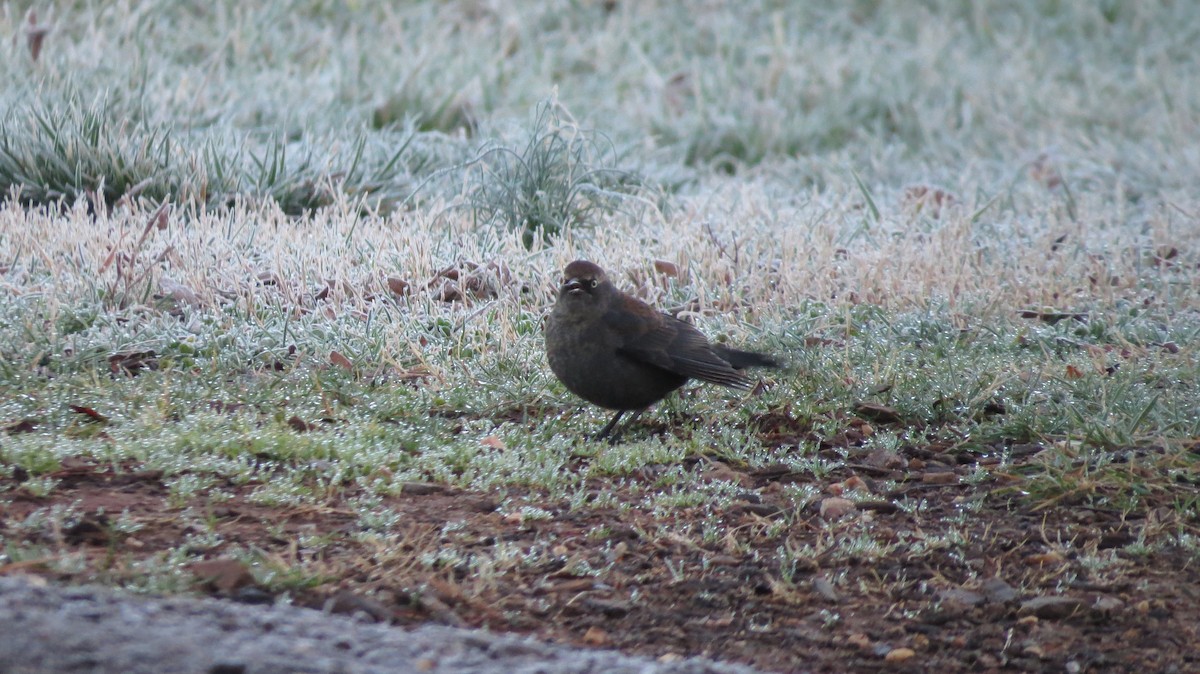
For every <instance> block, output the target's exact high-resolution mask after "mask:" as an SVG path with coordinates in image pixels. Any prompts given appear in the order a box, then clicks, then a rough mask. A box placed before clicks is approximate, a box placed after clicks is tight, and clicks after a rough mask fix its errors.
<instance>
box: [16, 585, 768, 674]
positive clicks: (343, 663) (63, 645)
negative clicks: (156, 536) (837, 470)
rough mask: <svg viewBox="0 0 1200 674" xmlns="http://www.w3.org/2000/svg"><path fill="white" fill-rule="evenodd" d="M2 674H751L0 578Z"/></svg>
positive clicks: (470, 634)
mask: <svg viewBox="0 0 1200 674" xmlns="http://www.w3.org/2000/svg"><path fill="white" fill-rule="evenodd" d="M0 625H2V626H3V629H2V631H0V672H5V673H7V674H34V673H36V674H48V673H54V672H95V673H100V672H113V673H114V674H115V673H118V672H119V673H122V674H142V673H145V674H166V673H174V672H178V673H192V672H196V673H203V674H275V673H278V674H285V673H289V674H290V673H295V672H304V673H306V674H323V673H329V674H333V673H335V672H336V673H337V674H369V673H374V672H379V673H381V674H382V673H384V672H393V673H394V672H422V673H425V674H428V673H434V674H450V673H455V674H486V673H495V674H501V673H503V674H520V673H522V672H530V673H532V672H571V673H578V674H586V673H588V672H596V673H600V672H606V673H629V674H632V673H634V672H637V673H639V674H657V673H663V674H668V673H669V674H705V673H711V674H722V673H724V674H738V673H744V674H750V673H751V672H752V671H753V670H750V669H747V668H744V667H736V666H731V665H721V664H715V663H712V662H708V661H703V660H697V659H690V660H680V661H678V662H673V663H659V662H655V661H653V660H647V659H640V658H632V657H627V656H623V655H620V654H617V653H614V652H611V651H590V650H589V651H580V650H573V649H569V648H564V647H559V646H553V645H549V644H545V643H541V642H537V641H533V640H528V639H520V638H514V637H506V636H498V635H492V634H487V633H485V632H480V631H472V630H462V629H455V628H450V627H434V626H429V627H420V628H417V629H414V630H406V629H400V628H394V627H386V626H382V625H375V624H363V623H358V622H355V621H354V620H351V619H349V618H345V617H341V616H333V615H326V614H324V613H321V612H319V611H313V610H309V609H301V608H294V607H286V606H273V607H260V606H247V605H243V604H236V603H232V602H222V601H216V600H207V599H183V598H174V599H154V598H148V597H140V596H129V595H121V594H118V593H114V592H112V591H109V590H105V589H99V588H93V587H72V588H59V587H53V586H46V585H43V584H42V583H40V582H37V581H33V580H27V579H22V578H0Z"/></svg>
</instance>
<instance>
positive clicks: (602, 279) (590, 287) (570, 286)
mask: <svg viewBox="0 0 1200 674" xmlns="http://www.w3.org/2000/svg"><path fill="white" fill-rule="evenodd" d="M608 287H609V285H608V275H607V274H605V273H604V270H603V269H601V268H600V266H599V265H597V264H593V263H591V262H588V261H587V260H576V261H574V262H572V263H571V264H569V265H567V268H566V269H564V270H563V283H562V286H561V287H560V288H559V291H558V297H559V299H564V298H583V297H592V296H595V295H597V294H598V293H600V292H603V291H604V290H605V289H607V288H608Z"/></svg>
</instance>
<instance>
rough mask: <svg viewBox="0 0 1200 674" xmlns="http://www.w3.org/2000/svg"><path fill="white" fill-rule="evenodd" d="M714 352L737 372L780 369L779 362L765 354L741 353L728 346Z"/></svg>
mask: <svg viewBox="0 0 1200 674" xmlns="http://www.w3.org/2000/svg"><path fill="white" fill-rule="evenodd" d="M713 350H714V351H716V352H717V355H718V356H720V357H721V358H722V359H723V360H724V361H725V362H727V363H729V364H730V365H731V366H732V367H733V368H734V369H735V370H742V369H745V368H748V367H779V361H778V360H775V358H774V357H773V356H768V355H767V354H765V353H756V352H754V351H740V350H738V349H731V348H729V347H726V346H717V347H714V348H713Z"/></svg>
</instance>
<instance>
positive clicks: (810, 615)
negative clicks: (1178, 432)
mask: <svg viewBox="0 0 1200 674" xmlns="http://www.w3.org/2000/svg"><path fill="white" fill-rule="evenodd" d="M779 432H781V433H782V431H779ZM785 435H786V434H785ZM1035 456H1036V452H1030V453H1029V454H1028V455H1027V456H1024V457H1018V459H1017V461H1018V464H1017V465H1016V466H1014V467H1013V468H1014V469H1016V470H1019V469H1020V467H1021V466H1020V462H1024V461H1031V460H1033V457H1035ZM979 461H983V462H986V461H987V459H986V458H985V457H982V456H969V457H965V458H963V457H957V458H953V459H948V458H946V457H944V456H941V455H939V454H938V451H937V449H936V448H931V447H925V448H910V449H906V450H903V451H902V452H901V454H900V455H899V456H897V457H867V459H864V462H863V463H862V464H861V465H857V466H855V467H850V468H846V469H843V470H841V471H840V472H838V473H837V474H835V475H834V476H830V477H826V478H825V479H824V480H823V483H824V484H825V485H826V487H825V491H826V492H829V491H834V492H836V491H837V490H838V489H840V488H844V487H850V488H857V490H855V491H851V492H847V493H845V494H844V496H846V497H847V499H848V501H849V502H850V504H845V503H841V502H838V501H827V502H823V503H815V504H813V505H812V506H811V507H807V508H804V509H801V510H799V511H797V510H795V509H794V508H792V507H791V506H790V505H789V502H788V501H787V500H786V499H785V498H784V496H783V492H784V491H785V486H786V485H787V484H789V483H803V482H811V481H812V478H811V476H804V475H798V474H795V473H791V472H788V471H787V470H785V469H782V468H780V469H775V470H772V469H764V470H749V469H741V468H738V467H735V466H729V465H725V464H723V463H721V462H719V461H716V460H713V459H710V458H706V457H700V458H695V459H691V460H689V461H688V463H689V464H690V465H691V467H698V468H699V469H701V470H702V471H704V472H703V474H704V476H705V478H706V479H712V480H722V481H732V482H735V483H738V484H740V485H742V486H743V487H744V490H745V491H744V493H742V494H740V495H739V496H738V497H737V498H735V499H734V502H733V504H732V505H729V506H727V507H725V508H723V510H722V511H720V512H713V511H712V510H710V509H708V508H706V507H696V508H678V509H676V510H674V511H673V512H670V513H669V514H667V515H664V514H663V513H662V512H658V513H657V514H656V513H655V512H653V510H652V509H651V508H650V507H649V506H647V505H646V502H647V501H646V499H645V497H646V494H647V491H648V490H652V489H653V485H654V484H655V480H656V478H657V477H658V476H660V475H662V474H664V473H665V472H666V471H667V470H669V469H671V468H673V467H671V466H649V467H646V468H645V469H644V470H642V471H641V474H639V475H636V476H632V477H628V478H623V479H621V480H612V481H609V482H605V483H600V482H597V483H595V484H593V485H590V487H591V489H592V492H593V493H592V494H591V495H592V496H594V497H596V498H598V499H599V500H598V503H601V504H603V505H597V506H595V507H586V506H585V507H579V506H576V507H574V508H572V507H571V505H570V504H568V503H556V502H546V501H545V500H544V499H543V498H541V497H540V496H539V494H537V493H535V492H529V491H522V490H520V489H509V490H508V491H507V492H506V493H505V494H503V495H498V494H480V493H471V492H466V491H461V490H458V489H454V488H450V487H444V486H440V485H412V486H411V488H410V489H409V490H407V491H405V492H404V493H402V494H401V495H399V496H396V497H392V498H388V499H386V500H385V502H384V504H383V505H384V506H386V507H388V508H391V509H393V510H394V511H396V512H398V513H399V514H400V517H399V518H398V520H397V522H396V523H395V525H394V526H393V527H390V528H389V529H388V530H387V531H386V533H387V534H390V535H392V538H390V539H387V541H386V542H385V539H382V538H380V537H378V536H372V535H366V534H365V532H364V531H363V529H362V527H361V525H360V520H359V517H358V516H357V515H356V513H355V512H353V511H352V510H351V507H350V504H349V503H348V501H349V500H350V499H352V498H353V497H355V496H356V495H357V494H356V491H355V488H354V487H353V485H345V486H343V487H342V488H341V489H338V490H331V491H333V493H330V494H329V498H328V501H327V502H326V503H325V504H324V505H323V506H321V507H313V506H306V507H264V506H261V505H255V504H254V503H251V502H250V501H249V500H248V499H247V495H248V494H249V493H250V491H251V490H252V488H253V485H244V486H242V487H240V488H234V487H232V486H230V485H222V490H223V491H225V492H232V493H233V494H234V497H233V498H232V499H230V500H225V501H220V502H216V501H210V500H209V499H208V498H207V497H204V496H200V497H197V498H195V499H192V500H191V501H190V502H187V503H172V502H171V501H170V500H169V498H168V490H167V489H166V487H165V486H164V485H163V482H162V475H161V474H159V473H157V472H153V471H144V470H140V468H139V467H138V466H136V465H123V466H101V465H95V464H91V463H88V462H84V461H72V462H70V463H68V464H67V465H65V466H64V467H63V469H62V470H60V471H59V472H58V473H56V474H55V475H53V477H55V478H57V479H58V480H60V483H59V485H58V487H57V488H56V489H54V491H53V494H52V496H50V497H46V498H39V497H35V496H32V495H31V494H29V493H28V491H27V490H25V489H24V488H22V487H21V485H20V484H18V483H16V481H15V480H12V479H9V480H0V484H3V488H4V490H5V491H4V493H5V494H6V495H7V496H6V500H5V501H3V502H0V518H2V520H0V521H2V523H3V531H2V534H3V537H4V539H5V540H6V541H7V542H8V544H9V545H10V546H11V545H15V544H18V543H21V544H27V545H36V546H41V547H42V548H43V549H46V550H50V551H52V552H51V553H49V556H48V558H47V559H42V560H27V561H23V562H16V563H13V564H9V565H8V566H5V567H0V573H6V572H7V573H16V572H22V573H31V572H32V573H40V574H42V575H46V576H49V577H52V578H54V579H56V580H59V581H61V582H79V581H83V580H95V579H100V580H101V581H103V582H113V583H125V582H130V581H132V580H135V579H136V574H137V573H139V572H137V571H136V570H135V568H134V564H135V563H136V562H138V561H139V560H147V559H152V558H156V557H158V558H165V553H166V552H167V551H177V550H178V549H179V548H180V547H181V546H184V545H186V551H187V555H188V558H189V559H191V560H194V561H201V560H214V559H222V558H223V557H225V556H227V555H228V553H229V551H230V550H233V549H240V550H247V549H249V550H257V551H260V555H261V556H260V557H259V559H260V562H259V563H258V564H256V565H254V566H253V567H252V568H250V571H252V572H253V574H254V575H253V576H247V577H245V578H240V577H239V576H238V574H237V573H236V572H235V573H232V574H227V569H225V568H224V567H223V566H222V565H220V564H217V565H213V566H210V567H199V570H200V571H203V574H201V575H207V576H209V577H206V578H205V579H204V581H203V582H201V581H197V583H196V584H195V585H194V588H195V590H196V591H197V592H210V593H214V594H219V595H225V596H229V597H231V598H233V599H237V600H242V601H271V600H273V599H274V597H275V596H276V595H277V594H278V593H279V592H282V591H286V592H288V593H289V594H290V595H291V597H292V599H293V600H294V601H295V602H297V603H300V604H303V605H308V606H312V607H324V608H327V609H330V610H334V611H338V612H351V613H360V614H362V615H364V616H368V617H370V618H373V619H376V620H386V621H390V622H394V623H397V624H401V625H411V624H416V623H422V622H428V621H435V622H443V623H447V624H454V625H464V626H472V627H486V628H489V629H491V630H494V631H506V632H517V633H523V634H530V635H536V636H538V637H542V638H546V639H550V640H553V641H558V642H563V643H572V644H578V645H581V646H598V647H608V648H616V649H620V650H622V651H625V652H629V653H638V654H644V655H649V656H652V657H674V656H676V655H704V656H708V657H712V658H716V659H720V660H726V661H734V662H741V663H746V664H751V665H754V666H757V667H760V668H762V669H765V670H773V671H819V672H840V671H889V672H890V671H938V670H940V671H945V672H955V671H980V672H984V671H1018V670H1019V671H1046V672H1062V671H1078V672H1089V671H1095V672H1099V671H1172V670H1174V671H1196V670H1197V669H1200V656H1197V654H1196V651H1195V648H1194V645H1195V644H1196V643H1200V633H1198V632H1200V628H1198V627H1197V626H1198V625H1200V573H1198V571H1197V568H1196V565H1195V563H1194V561H1193V559H1192V558H1191V557H1190V556H1189V555H1188V554H1187V553H1186V551H1184V550H1182V549H1180V548H1178V547H1173V546H1170V545H1165V546H1158V547H1157V548H1156V549H1155V550H1154V551H1152V552H1149V553H1145V554H1134V553H1133V552H1131V551H1130V550H1131V549H1130V548H1129V547H1128V546H1130V544H1131V543H1134V542H1136V541H1137V540H1138V537H1139V536H1143V537H1145V536H1146V535H1147V532H1152V531H1159V530H1162V529H1164V528H1169V529H1170V530H1172V531H1175V532H1177V533H1182V534H1187V535H1193V536H1194V535H1196V522H1195V517H1194V515H1192V516H1190V517H1186V516H1185V517H1183V518H1182V519H1181V516H1180V514H1179V510H1178V509H1177V508H1175V509H1172V508H1171V507H1170V505H1171V503H1172V499H1174V498H1177V497H1178V495H1177V494H1160V495H1147V499H1152V498H1157V499H1159V501H1161V503H1153V502H1151V503H1148V505H1147V507H1146V508H1145V509H1143V510H1139V511H1138V513H1137V514H1132V515H1131V514H1125V515H1122V514H1121V513H1119V512H1113V511H1106V510H1104V509H1098V508H1093V507H1084V506H1082V505H1079V504H1074V505H1072V504H1070V503H1067V501H1069V500H1070V499H1062V500H1060V501H1057V502H1052V503H1042V504H1034V503H1030V502H1029V499H1027V498H1024V497H1021V496H1019V495H1018V494H1017V493H1016V492H1015V490H1012V489H1011V488H1010V487H1009V486H1008V485H1006V484H1004V483H1003V482H1004V481H1005V479H1004V478H1003V476H1000V477H993V478H990V479H989V481H988V482H987V483H986V484H975V485H969V484H967V483H965V482H964V481H963V480H962V479H961V476H963V475H965V474H966V470H967V469H969V468H970V467H971V466H972V465H973V464H974V463H976V462H979ZM697 464H699V465H698V466H697ZM883 478H886V479H888V480H891V481H892V482H893V483H895V484H898V485H899V486H898V487H897V488H896V489H895V490H893V491H891V492H887V491H883V490H881V489H880V488H879V485H880V484H881V479H883ZM1189 489H1190V487H1189ZM610 495H615V496H616V498H615V500H614V499H611V498H609V496H610ZM973 498H982V499H983V500H984V501H983V507H982V508H979V509H977V510H964V506H965V504H967V503H968V502H969V501H970V500H971V499H973ZM502 499H503V500H506V502H507V503H508V504H512V503H519V504H526V505H529V506H536V507H537V508H538V509H539V510H538V511H537V513H538V514H537V515H535V516H526V517H521V516H517V515H513V514H509V515H507V516H505V515H502V514H501V513H500V512H498V506H499V505H500V504H501V501H502ZM914 499H917V500H919V501H920V502H922V503H923V505H922V506H921V507H920V508H919V509H917V510H916V511H915V512H913V511H912V510H913V509H912V508H901V507H897V504H898V503H900V502H901V501H904V502H915V501H914ZM56 504H61V505H69V504H73V507H74V512H75V513H77V514H81V515H78V516H76V517H74V518H72V519H71V520H69V521H67V522H66V523H64V525H63V526H60V527H57V528H53V529H46V528H44V527H42V528H38V527H31V526H28V525H27V524H24V523H25V522H26V518H27V517H28V516H29V515H30V514H31V513H33V512H35V511H38V510H42V509H46V508H48V507H50V506H54V505H56ZM1038 505H1041V506H1044V507H1041V508H1038V507H1037V506H1038ZM822 507H824V509H825V517H826V518H827V519H822V514H821V510H822ZM508 510H509V511H510V512H511V511H512V510H513V509H512V508H511V507H509V508H508ZM122 512H124V513H126V514H125V515H124V516H123V520H124V521H126V522H135V523H137V524H138V525H140V527H141V528H140V529H138V530H137V531H135V532H132V533H121V532H120V531H119V527H116V526H114V522H115V521H116V519H117V517H118V515H119V514H120V513H122ZM199 517H202V518H203V521H204V522H205V523H206V524H205V526H206V527H208V528H209V530H210V531H209V532H207V533H208V534H209V535H208V536H207V537H205V538H202V539H197V540H208V541H210V542H209V543H208V544H206V545H207V547H205V546H204V545H199V544H195V543H187V541H189V540H191V539H195V535H196V534H198V533H201V532H200V531H198V530H197V529H198V527H197V524H196V522H197V518H199ZM829 518H832V522H833V523H832V524H831V523H830V522H831V520H830V519H829ZM713 525H719V526H718V527H717V528H712V527H713ZM718 530H719V531H723V532H725V533H724V534H723V535H722V536H720V537H717V538H715V539H714V538H712V537H706V535H705V532H706V531H718ZM856 532H859V533H862V532H866V533H869V534H870V536H869V538H870V539H871V540H874V541H885V542H886V541H895V542H901V543H903V544H904V545H902V546H900V547H898V548H897V549H899V550H902V552H900V553H897V554H882V555H878V554H874V553H872V552H871V550H870V549H864V550H861V551H859V550H855V549H854V548H853V546H852V545H851V544H850V543H848V542H847V541H852V540H855V539H854V534H855V533H856ZM956 532H957V533H956ZM212 533H216V534H217V535H218V536H216V537H214V536H212V535H211V534H212ZM840 534H846V535H847V536H846V537H843V538H841V539H837V540H838V541H839V542H837V543H836V544H833V541H834V540H835V538H836V537H837V536H838V535H840ZM953 536H959V537H960V538H959V539H954V540H952V539H951V537H953ZM316 540H320V541H322V542H321V543H320V544H317V543H314V542H313V541H316ZM305 541H307V542H305ZM781 548H783V549H790V550H793V551H794V555H793V557H792V558H793V559H794V560H795V561H794V567H793V568H791V569H782V568H780V565H779V563H778V559H779V554H778V551H779V550H780V549H781ZM918 550H919V551H920V552H919V553H918V552H916V551H918ZM72 554H80V555H82V559H83V560H84V562H85V563H84V564H83V565H82V568H80V569H78V570H77V572H72V573H67V572H62V571H55V572H52V571H50V569H51V568H53V567H54V564H53V561H54V560H61V559H64V558H67V557H68V556H69V555H72ZM433 559H437V560H439V561H438V562H437V563H436V564H433V563H431V560H433ZM1098 560H1107V561H1104V563H1100V562H1099V561H1098ZM233 566H234V568H235V570H236V566H237V565H236V564H235V565H233ZM255 579H257V580H255Z"/></svg>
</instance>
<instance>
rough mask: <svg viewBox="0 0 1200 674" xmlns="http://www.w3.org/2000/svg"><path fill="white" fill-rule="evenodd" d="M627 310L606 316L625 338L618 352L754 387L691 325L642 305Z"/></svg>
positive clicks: (713, 379) (728, 383) (717, 381)
mask: <svg viewBox="0 0 1200 674" xmlns="http://www.w3.org/2000/svg"><path fill="white" fill-rule="evenodd" d="M643 307H644V309H643ZM624 308H625V309H626V310H625V311H616V310H612V311H609V312H607V313H606V314H605V316H604V319H605V323H607V324H608V325H609V326H610V327H612V328H614V329H615V331H616V332H617V333H618V334H620V335H622V336H623V340H622V344H621V345H620V346H619V347H617V353H619V354H621V355H623V356H625V357H627V358H631V359H633V360H636V361H638V362H641V363H646V364H647V365H653V366H655V367H659V368H662V369H664V370H666V371H668V372H674V373H675V374H679V375H683V376H685V377H691V378H694V379H701V380H704V381H707V382H711V383H713V384H720V385H722V386H730V387H733V388H747V387H749V386H750V380H749V379H747V378H746V376H745V375H744V374H742V373H741V372H738V371H737V370H735V369H733V367H732V366H730V364H729V363H728V362H727V361H725V360H724V359H722V358H721V357H720V356H718V355H717V354H716V352H715V351H713V347H712V345H711V344H709V343H708V339H707V338H705V336H704V335H703V334H702V333H701V332H700V331H699V330H697V329H696V328H694V327H692V325H691V324H690V323H686V322H684V321H681V320H679V319H678V318H675V317H674V316H670V315H667V314H661V313H658V312H657V311H654V310H653V309H651V308H650V307H649V306H648V305H645V304H642V303H640V302H638V303H637V304H633V303H632V302H631V303H627V304H626V305H625V307H624Z"/></svg>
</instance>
